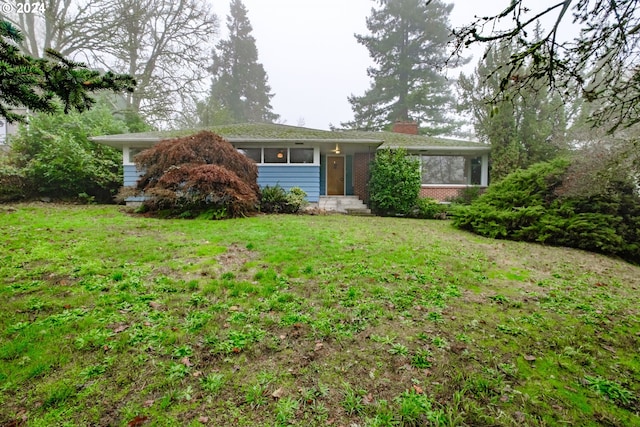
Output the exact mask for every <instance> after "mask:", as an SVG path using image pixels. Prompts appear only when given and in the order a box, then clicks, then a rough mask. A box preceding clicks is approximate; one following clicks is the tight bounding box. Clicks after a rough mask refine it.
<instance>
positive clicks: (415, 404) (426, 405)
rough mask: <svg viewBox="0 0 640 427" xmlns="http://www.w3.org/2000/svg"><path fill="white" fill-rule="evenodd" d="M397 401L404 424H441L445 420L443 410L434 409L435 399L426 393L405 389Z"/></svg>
mask: <svg viewBox="0 0 640 427" xmlns="http://www.w3.org/2000/svg"><path fill="white" fill-rule="evenodd" d="M395 402H396V404H398V405H399V410H398V414H399V417H400V420H401V423H402V425H403V426H416V427H417V426H423V425H441V424H442V423H443V421H444V413H443V412H442V410H438V409H434V408H433V401H432V400H431V399H429V397H428V396H427V395H426V394H424V393H422V394H418V393H415V392H408V391H405V392H403V393H402V394H401V395H400V396H398V397H396V399H395Z"/></svg>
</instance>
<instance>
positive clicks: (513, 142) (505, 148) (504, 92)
mask: <svg viewBox="0 0 640 427" xmlns="http://www.w3.org/2000/svg"><path fill="white" fill-rule="evenodd" d="M514 52H515V50H514V46H513V45H512V43H510V42H507V41H503V42H500V43H496V44H494V45H491V46H490V47H489V48H488V49H487V50H486V52H485V55H484V56H483V58H482V59H481V60H480V62H479V63H478V66H477V68H476V70H475V72H474V74H473V75H471V76H464V75H461V76H460V78H459V80H458V82H459V85H460V88H461V91H462V103H461V105H462V107H463V108H465V109H466V110H467V111H469V112H471V115H472V117H473V120H474V125H475V130H476V134H477V135H478V136H479V137H480V138H481V139H483V140H485V141H487V142H489V143H491V146H492V151H491V176H492V178H493V179H494V180H500V179H501V178H503V177H505V176H506V175H508V174H509V173H511V172H514V171H516V170H518V169H521V168H526V167H528V166H530V165H532V164H534V163H538V162H541V161H547V160H551V159H553V158H554V157H556V156H557V155H558V154H559V153H561V152H562V151H563V149H564V148H565V147H566V137H565V133H566V126H567V125H566V122H567V120H566V111H565V106H564V104H563V102H562V100H561V99H559V97H558V95H557V94H553V93H551V92H550V90H549V88H548V87H547V85H546V83H545V82H544V81H543V80H541V79H539V80H536V81H533V80H530V81H529V82H528V83H527V85H526V86H522V87H520V86H519V84H518V83H519V82H518V79H519V76H521V75H527V74H528V72H529V68H528V65H527V64H523V65H522V66H521V67H520V68H519V69H515V70H512V69H508V67H507V63H508V61H509V59H510V58H511V56H512V55H513V53H514ZM507 72H509V73H510V74H509V75H508V76H509V78H507V79H505V76H506V75H507V74H506V73H507ZM511 86H518V88H517V89H516V88H514V87H511Z"/></svg>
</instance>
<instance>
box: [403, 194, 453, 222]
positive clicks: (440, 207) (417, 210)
mask: <svg viewBox="0 0 640 427" xmlns="http://www.w3.org/2000/svg"><path fill="white" fill-rule="evenodd" d="M447 208H448V206H447V205H444V204H442V203H440V202H438V201H437V200H434V199H431V198H428V197H422V198H419V199H418V200H416V206H415V207H414V209H413V211H412V212H411V216H412V217H414V218H420V219H445V218H446V217H447Z"/></svg>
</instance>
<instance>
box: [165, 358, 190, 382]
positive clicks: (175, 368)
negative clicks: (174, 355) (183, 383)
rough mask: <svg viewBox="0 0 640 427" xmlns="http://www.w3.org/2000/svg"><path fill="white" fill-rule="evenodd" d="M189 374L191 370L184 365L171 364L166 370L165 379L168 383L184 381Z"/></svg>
mask: <svg viewBox="0 0 640 427" xmlns="http://www.w3.org/2000/svg"><path fill="white" fill-rule="evenodd" d="M190 372H191V368H190V367H189V366H187V365H186V364H184V363H175V362H171V363H170V364H169V367H168V368H167V378H168V379H169V380H170V381H179V380H182V379H184V378H185V377H186V376H188V375H189V373H190Z"/></svg>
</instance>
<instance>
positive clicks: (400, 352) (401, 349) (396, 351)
mask: <svg viewBox="0 0 640 427" xmlns="http://www.w3.org/2000/svg"><path fill="white" fill-rule="evenodd" d="M387 351H388V352H389V353H390V354H393V355H397V356H408V355H409V348H408V347H407V346H406V345H404V344H399V343H396V344H393V345H392V346H391V348H390V349H389V350H387Z"/></svg>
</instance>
